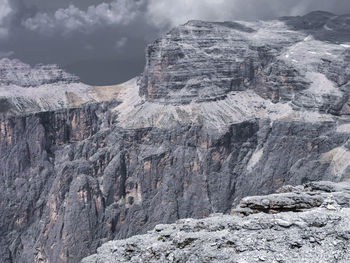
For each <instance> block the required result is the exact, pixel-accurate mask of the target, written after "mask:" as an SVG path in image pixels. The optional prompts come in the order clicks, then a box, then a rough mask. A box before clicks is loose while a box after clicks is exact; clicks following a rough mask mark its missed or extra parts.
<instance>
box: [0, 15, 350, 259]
mask: <svg viewBox="0 0 350 263" xmlns="http://www.w3.org/2000/svg"><path fill="white" fill-rule="evenodd" d="M349 32H350V15H343V16H337V15H334V14H330V13H326V12H314V13H311V14H308V15H305V16H302V17H285V18H281V19H276V20H271V21H254V22H244V21H236V22H220V23H219V22H205V21H190V22H188V23H186V24H185V25H182V26H179V27H176V28H174V29H173V30H171V31H170V32H169V33H167V34H165V35H164V36H162V37H161V38H160V39H158V40H156V41H155V42H153V43H151V44H150V45H149V46H148V48H147V50H146V66H145V70H144V72H143V74H142V75H141V76H139V77H136V78H135V79H133V80H130V81H129V82H127V83H124V84H121V85H116V86H108V87H91V86H89V85H85V84H83V83H81V82H80V81H79V80H78V78H76V77H74V76H72V75H70V74H68V73H65V72H63V71H62V70H61V69H59V68H58V67H57V66H43V65H41V66H36V67H30V66H28V65H26V64H24V63H22V62H20V61H18V60H8V59H4V60H2V61H0V211H1V213H0V262H4V263H13V262H20V263H27V262H28V263H32V262H45V263H56V262H57V263H61V262H73V263H75V262H80V260H81V259H82V258H84V257H86V256H89V255H91V254H94V253H95V252H96V249H97V248H98V247H100V246H101V245H102V244H103V243H105V242H107V241H110V240H115V239H120V238H127V237H131V236H133V235H137V234H142V233H146V232H147V231H148V230H150V229H153V228H154V227H155V225H157V224H162V223H163V224H169V223H174V222H175V221H176V220H178V219H182V218H205V217H207V216H209V215H210V214H212V213H223V214H225V213H226V214H228V213H230V211H231V209H232V204H235V205H237V204H238V203H239V200H241V199H242V198H244V197H246V196H252V195H263V194H270V193H272V192H274V191H275V190H277V189H279V188H280V187H282V186H283V185H301V184H304V183H307V182H311V181H320V180H325V181H333V182H341V181H346V180H348V179H349V178H350V117H349V116H350V81H349V80H350V34H349ZM116 70H117V69H116ZM266 209H267V208H265V210H266ZM245 210H247V209H245ZM324 211H326V210H324ZM327 211H328V210H327ZM342 211H346V210H342ZM307 213H308V212H307ZM312 213H313V212H312ZM327 213H328V212H327ZM330 213H334V212H332V211H331V212H330ZM281 215H282V214H281ZM283 215H284V214H283ZM286 215H288V213H287V214H286ZM293 215H294V216H297V214H293ZM257 217H258V218H259V217H261V218H262V217H263V214H261V215H257ZM270 217H273V216H271V215H270V216H268V218H270ZM227 218H230V217H222V219H225V220H228V219H227ZM208 220H210V219H208ZM233 220H234V221H235V220H240V219H238V218H236V219H233ZM261 220H262V219H261ZM287 221H288V220H287ZM204 222H205V221H204ZM235 222H236V221H235ZM237 222H241V221H237ZM237 224H238V223H237ZM294 227H295V226H293V227H292V228H291V229H294ZM241 231H244V230H241ZM271 231H272V230H271ZM281 233H282V232H281ZM287 233H288V232H287ZM214 234H215V233H213V235H214ZM159 236H160V235H159ZM159 236H158V234H157V238H158V237H159ZM204 237H205V235H204V236H203V238H204ZM164 241H166V238H165V237H164ZM242 242H243V241H242ZM247 242H248V241H247ZM252 242H253V241H252ZM156 244H167V243H166V242H165V243H163V242H158V243H156ZM315 244H316V243H315ZM185 251H186V250H184V252H185ZM208 251H209V250H208ZM184 252H181V253H184ZM242 253H243V252H242ZM192 254H193V255H195V253H192ZM203 255H204V252H203ZM222 255H224V254H222ZM243 255H244V254H242V256H243ZM248 262H249V260H248Z"/></svg>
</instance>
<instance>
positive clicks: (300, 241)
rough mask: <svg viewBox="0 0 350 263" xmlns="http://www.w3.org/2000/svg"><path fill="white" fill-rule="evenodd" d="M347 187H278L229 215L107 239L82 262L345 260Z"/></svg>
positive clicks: (348, 213) (349, 214)
mask: <svg viewBox="0 0 350 263" xmlns="http://www.w3.org/2000/svg"><path fill="white" fill-rule="evenodd" d="M349 190H350V185H349V183H343V184H332V183H330V182H318V183H309V184H307V185H303V186H298V187H290V186H289V187H284V188H282V189H281V192H282V193H281V192H280V193H278V194H273V195H268V196H255V197H249V198H245V199H243V200H242V202H241V204H240V206H239V207H238V208H237V209H234V210H233V211H232V214H234V215H222V214H213V215H211V216H210V217H209V218H206V219H201V220H195V219H182V220H179V221H178V222H176V224H172V225H158V226H156V227H155V229H154V230H152V231H149V232H148V233H147V234H146V235H140V236H134V237H132V238H129V239H126V240H118V241H111V242H108V243H106V244H104V245H103V246H102V247H100V248H99V249H98V250H97V251H98V252H97V254H95V255H92V256H90V257H88V258H85V259H84V260H83V261H82V262H83V263H107V262H108V263H114V262H240V263H246V262H249V263H254V262H288V263H300V262H305V263H306V262H307V263H316V262H322V263H326V262H329V263H331V262H334V263H335V262H338V263H345V262H349V260H350V250H349V245H350V241H349V238H350V236H349V233H350V232H349V230H350V229H349V219H350V210H349V201H350V199H349V198H350V195H349ZM248 211H251V212H250V213H251V214H250V215H248V216H246V215H243V214H246V213H247V212H248ZM263 211H264V212H265V213H263ZM293 211H294V212H293ZM295 211H298V212H295ZM248 214H249V212H248Z"/></svg>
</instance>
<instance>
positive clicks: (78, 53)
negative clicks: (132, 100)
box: [0, 0, 350, 85]
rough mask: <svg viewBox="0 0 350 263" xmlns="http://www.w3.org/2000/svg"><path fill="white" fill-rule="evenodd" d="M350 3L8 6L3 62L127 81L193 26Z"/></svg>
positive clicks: (14, 2)
mask: <svg viewBox="0 0 350 263" xmlns="http://www.w3.org/2000/svg"><path fill="white" fill-rule="evenodd" d="M315 10H324V11H330V12H333V13H336V14H344V13H350V0H0V57H11V58H18V59H20V60H22V61H24V62H27V63H30V64H36V63H45V64H46V63H56V64H59V65H61V66H63V67H64V68H66V69H68V70H69V71H70V72H73V73H76V74H77V75H78V76H80V77H81V78H82V80H83V81H84V82H86V83H88V84H93V85H102V84H106V85H107V84H114V83H120V82H123V81H126V80H128V79H130V78H132V77H134V76H136V75H138V74H140V73H141V72H142V70H143V67H144V49H145V47H146V45H147V43H149V42H151V41H152V40H154V39H155V38H157V37H158V36H159V35H160V34H161V33H162V32H165V31H167V30H169V28H171V27H173V26H176V25H179V24H182V23H185V22H186V21H187V20H190V19H203V20H210V21H224V20H257V19H271V18H277V17H280V16H285V15H303V14H305V13H308V12H310V11H315Z"/></svg>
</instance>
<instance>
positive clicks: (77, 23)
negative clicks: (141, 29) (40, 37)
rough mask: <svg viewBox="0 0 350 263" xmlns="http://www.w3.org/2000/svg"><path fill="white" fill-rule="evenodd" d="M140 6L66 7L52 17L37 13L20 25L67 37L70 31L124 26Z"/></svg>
mask: <svg viewBox="0 0 350 263" xmlns="http://www.w3.org/2000/svg"><path fill="white" fill-rule="evenodd" d="M141 5H142V1H130V0H114V1H112V2H110V3H101V4H99V5H96V6H95V5H92V6H89V7H88V8H87V9H86V10H82V9H80V8H78V7H76V6H75V5H73V4H70V5H69V6H68V8H60V9H58V10H57V11H55V12H54V13H53V14H50V13H41V12H40V13H37V14H36V15H35V16H34V17H31V18H28V19H26V20H24V21H23V26H24V27H26V28H27V29H29V30H31V31H38V32H40V33H44V34H53V33H57V32H61V33H63V34H69V33H71V32H74V31H81V32H84V33H91V32H93V31H94V29H96V28H101V27H105V26H111V25H128V24H129V23H130V22H132V21H133V20H134V19H135V18H136V16H137V15H138V13H139V8H140V6H141Z"/></svg>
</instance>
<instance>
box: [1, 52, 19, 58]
mask: <svg viewBox="0 0 350 263" xmlns="http://www.w3.org/2000/svg"><path fill="white" fill-rule="evenodd" d="M14 54H15V52H13V51H0V58H9V57H11V56H13V55H14Z"/></svg>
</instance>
